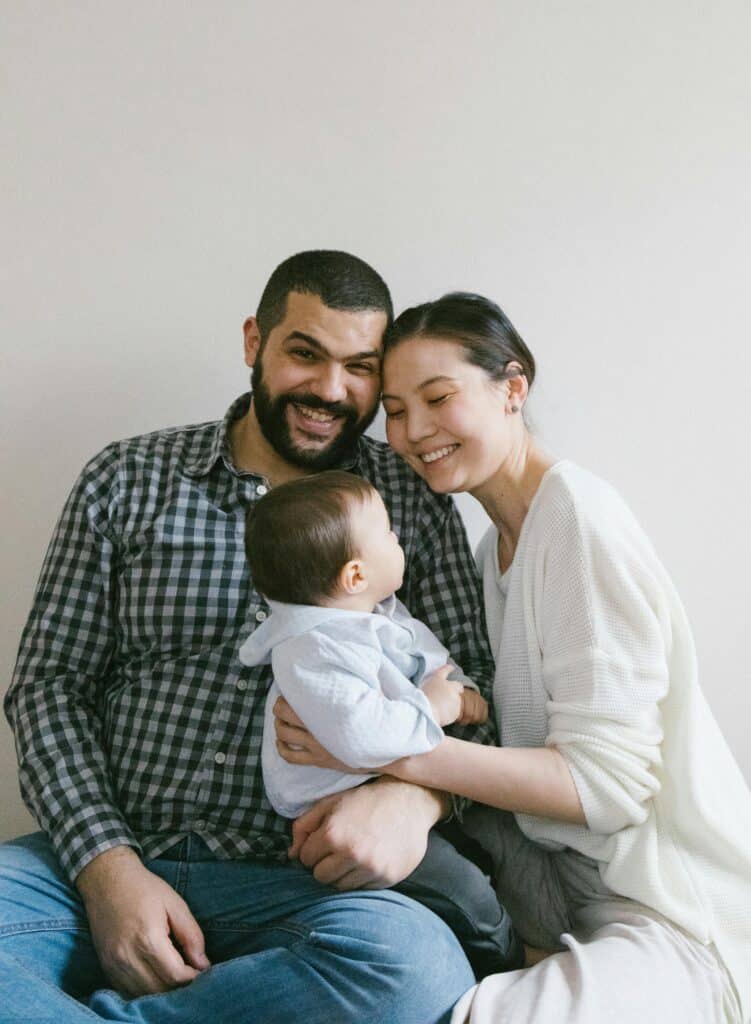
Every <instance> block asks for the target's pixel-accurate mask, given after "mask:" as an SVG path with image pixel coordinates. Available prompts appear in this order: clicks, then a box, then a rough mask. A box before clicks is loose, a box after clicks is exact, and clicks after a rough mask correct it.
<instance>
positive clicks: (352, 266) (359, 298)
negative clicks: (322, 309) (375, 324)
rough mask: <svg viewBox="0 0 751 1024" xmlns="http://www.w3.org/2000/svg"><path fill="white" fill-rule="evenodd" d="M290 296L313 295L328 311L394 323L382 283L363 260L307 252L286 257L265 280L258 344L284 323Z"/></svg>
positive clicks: (328, 251) (331, 252) (326, 251)
mask: <svg viewBox="0 0 751 1024" xmlns="http://www.w3.org/2000/svg"><path fill="white" fill-rule="evenodd" d="M290 292H302V293H303V294H306V295H317V296H318V297H319V298H320V300H321V302H323V304H324V305H325V306H328V307H329V309H341V310H344V311H345V312H349V313H359V312H364V311H366V310H378V311H382V312H384V313H385V314H386V320H387V326H388V325H389V324H391V322H392V321H393V319H394V307H393V305H392V303H391V295H390V293H389V290H388V287H387V285H386V282H385V281H384V280H383V278H382V277H381V276H380V274H378V273H376V271H375V270H373V268H372V267H371V266H369V265H368V264H367V263H366V262H365V261H364V260H361V259H358V257H357V256H351V255H350V254H349V253H348V252H337V251H335V250H332V249H311V250H309V251H308V252H298V253H297V254H296V255H295V256H290V257H289V259H286V260H285V261H284V262H283V263H280V264H279V266H278V267H277V268H276V270H275V271H274V272H273V274H272V275H271V277H270V278H269V280H268V283H267V284H266V287H265V288H264V290H263V295H262V296H261V301H260V302H259V303H258V310H257V312H256V320H257V321H258V329H259V331H260V334H261V341H262V342H263V341H265V340H266V339H267V338H268V336H269V333H270V332H271V331H272V330H273V329H274V328H275V327H276V325H277V324H279V323H281V322H282V320H283V319H284V315H285V313H286V310H287V296H288V295H289V293H290Z"/></svg>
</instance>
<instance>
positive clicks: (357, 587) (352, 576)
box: [338, 558, 368, 597]
mask: <svg viewBox="0 0 751 1024" xmlns="http://www.w3.org/2000/svg"><path fill="white" fill-rule="evenodd" d="M338 583H339V587H340V588H341V590H342V591H343V592H344V593H345V594H348V595H349V596H350V597H351V596H353V595H354V594H361V593H362V592H363V590H365V588H366V587H367V585H368V580H367V574H366V570H365V563H364V562H361V561H360V560H359V559H357V558H353V559H352V561H351V562H347V564H346V565H345V566H344V568H343V569H342V571H341V572H340V573H339V580H338Z"/></svg>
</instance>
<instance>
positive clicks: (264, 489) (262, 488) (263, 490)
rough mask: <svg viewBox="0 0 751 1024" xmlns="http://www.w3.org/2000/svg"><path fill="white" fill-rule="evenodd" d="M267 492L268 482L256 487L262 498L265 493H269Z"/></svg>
mask: <svg viewBox="0 0 751 1024" xmlns="http://www.w3.org/2000/svg"><path fill="white" fill-rule="evenodd" d="M267 493H268V487H267V486H266V484H259V485H258V487H256V494H257V495H258V496H259V497H261V498H262V497H263V496H264V494H267Z"/></svg>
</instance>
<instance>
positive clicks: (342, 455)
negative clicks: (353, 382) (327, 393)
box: [250, 358, 378, 471]
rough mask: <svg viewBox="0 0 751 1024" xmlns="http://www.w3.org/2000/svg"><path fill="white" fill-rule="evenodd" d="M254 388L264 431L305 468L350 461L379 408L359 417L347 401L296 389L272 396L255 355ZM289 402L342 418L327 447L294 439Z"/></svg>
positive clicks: (275, 446)
mask: <svg viewBox="0 0 751 1024" xmlns="http://www.w3.org/2000/svg"><path fill="white" fill-rule="evenodd" d="M250 386H251V388H252V389H253V410H254V412H255V416H256V420H257V422H258V426H259V427H260V428H261V433H262V434H263V436H264V437H265V438H266V440H267V441H268V442H269V444H270V445H271V447H272V448H273V449H274V451H275V452H277V454H279V455H281V456H282V458H284V459H286V460H287V462H291V463H292V465H294V466H300V467H301V468H302V469H312V470H316V471H318V470H324V469H332V468H334V467H336V466H341V465H343V464H345V463H347V462H351V461H352V459H353V458H354V456H355V452H356V450H357V442H358V440H359V438H360V435H361V434H362V433H364V431H365V430H367V429H368V427H369V426H370V424H371V423H372V422H373V420H374V419H375V415H376V413H377V411H378V406H377V405H376V406H375V408H374V409H373V410H372V412H370V413H368V414H367V415H366V416H363V417H361V418H360V419H358V417H357V410H356V409H355V408H354V407H353V406H351V405H348V404H347V403H346V402H324V401H323V399H322V398H318V397H317V396H316V395H311V394H303V393H298V392H295V394H294V396H293V395H277V397H276V398H272V397H271V394H270V393H269V391H268V389H267V387H266V385H265V384H264V382H263V367H262V364H261V360H260V358H258V359H256V362H255V365H254V366H253V373H252V375H251V378H250ZM288 405H306V406H308V408H309V409H321V410H323V411H324V412H329V413H331V415H332V416H341V417H342V418H343V421H344V422H343V423H342V426H341V428H340V430H339V433H338V434H337V435H336V437H335V438H333V440H331V441H330V442H329V443H328V445H326V446H325V447H316V448H303V447H301V446H299V445H297V444H295V442H294V441H293V440H292V436H291V434H290V429H289V424H288V422H287V406H288Z"/></svg>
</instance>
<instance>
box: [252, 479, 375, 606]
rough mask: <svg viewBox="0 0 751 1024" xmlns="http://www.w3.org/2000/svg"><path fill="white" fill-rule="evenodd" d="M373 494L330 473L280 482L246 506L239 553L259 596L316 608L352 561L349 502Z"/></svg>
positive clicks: (366, 487)
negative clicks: (242, 545) (244, 558)
mask: <svg viewBox="0 0 751 1024" xmlns="http://www.w3.org/2000/svg"><path fill="white" fill-rule="evenodd" d="M377 493H378V492H377V491H376V489H375V488H374V487H373V485H372V484H371V483H369V482H368V481H367V480H363V478H362V477H359V476H355V475H354V473H345V472H343V471H342V470H338V469H332V470H327V471H326V472H324V473H315V474H313V475H312V476H305V477H302V478H301V479H299V480H292V481H290V482H289V483H286V484H280V485H279V486H278V487H274V488H273V490H271V491H269V492H268V494H265V495H264V496H263V497H262V498H261V499H260V500H259V501H257V502H256V503H255V505H251V507H250V509H249V510H248V514H247V518H246V521H245V552H246V554H247V556H248V565H249V566H250V573H251V576H252V577H253V584H254V586H255V588H256V590H258V591H259V593H261V594H263V595H264V597H266V598H270V599H271V600H272V601H284V602H286V603H288V604H319V603H320V602H321V600H322V599H324V598H326V597H331V596H332V595H333V594H334V593H335V591H336V585H337V579H338V576H339V573H340V572H341V570H342V569H343V568H344V566H345V565H346V564H347V562H350V561H352V559H353V558H356V557H357V555H358V554H359V552H358V551H357V550H356V549H355V546H354V541H353V538H352V533H351V530H350V519H351V516H350V513H351V511H352V506H353V503H354V502H359V503H360V504H364V503H365V502H366V501H367V500H368V499H369V498H371V497H372V496H373V495H374V494H377Z"/></svg>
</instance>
